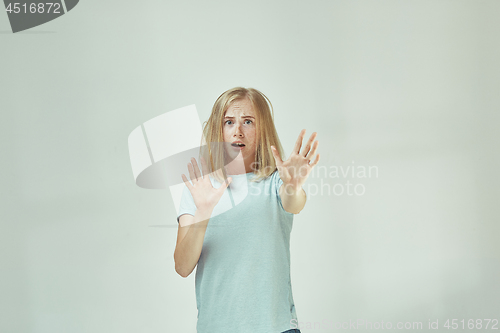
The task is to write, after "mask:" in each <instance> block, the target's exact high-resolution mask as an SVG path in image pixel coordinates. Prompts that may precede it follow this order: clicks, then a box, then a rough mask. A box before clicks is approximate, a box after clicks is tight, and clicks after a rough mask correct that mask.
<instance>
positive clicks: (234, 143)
mask: <svg viewBox="0 0 500 333" xmlns="http://www.w3.org/2000/svg"><path fill="white" fill-rule="evenodd" d="M231 146H233V147H238V148H241V147H245V144H244V143H243V142H241V141H234V142H231Z"/></svg>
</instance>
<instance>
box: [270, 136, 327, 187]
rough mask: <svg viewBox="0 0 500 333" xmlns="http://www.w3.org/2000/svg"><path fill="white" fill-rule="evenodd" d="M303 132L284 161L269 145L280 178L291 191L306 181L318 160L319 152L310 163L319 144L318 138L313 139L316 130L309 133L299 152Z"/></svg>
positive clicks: (274, 148)
mask: <svg viewBox="0 0 500 333" xmlns="http://www.w3.org/2000/svg"><path fill="white" fill-rule="evenodd" d="M305 133H306V130H305V129H303V130H302V131H301V132H300V134H299V137H298V139H297V142H296V143H295V147H294V148H293V151H292V153H291V154H290V156H289V157H288V159H287V160H286V161H284V162H283V161H282V160H281V158H280V156H279V154H278V151H277V150H276V147H274V146H271V150H272V152H273V156H274V160H275V161H276V166H277V168H278V172H279V175H280V178H281V180H282V181H283V185H285V189H287V191H288V190H289V189H290V190H292V191H298V190H300V189H301V188H302V185H304V183H305V182H306V180H307V177H309V174H310V173H311V170H312V168H314V166H315V165H316V164H318V162H319V154H317V155H316V158H315V159H314V161H312V163H311V160H312V159H313V156H314V154H315V153H316V150H317V148H318V144H319V141H318V140H316V141H314V139H315V138H316V136H317V133H316V132H314V133H313V134H312V135H311V137H310V138H309V140H308V141H307V144H306V146H305V147H304V148H303V149H302V152H300V148H301V146H302V140H303V139H304V135H305ZM313 141H314V143H313Z"/></svg>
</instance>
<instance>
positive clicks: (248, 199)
mask: <svg viewBox="0 0 500 333" xmlns="http://www.w3.org/2000/svg"><path fill="white" fill-rule="evenodd" d="M253 176H254V174H253V173H247V174H242V175H230V177H232V179H233V181H232V182H231V184H230V185H229V188H228V189H226V190H225V192H224V195H223V196H222V198H221V200H220V201H219V203H218V204H217V206H216V207H215V208H214V212H213V214H212V217H211V218H210V221H209V222H208V226H207V229H206V232H205V238H204V240H203V248H202V251H201V255H200V259H199V260H198V266H197V268H196V277H195V285H196V304H197V308H198V322H197V325H196V329H197V332H198V333H236V332H237V333H281V332H284V331H287V330H289V329H290V328H291V320H292V319H297V315H296V312H295V305H294V301H293V296H292V285H291V280H290V232H291V231H292V225H293V214H291V213H288V212H286V211H285V210H284V209H283V206H282V203H281V198H280V196H279V192H278V191H279V188H280V186H281V184H283V181H282V180H281V179H280V177H279V173H278V171H277V170H276V171H275V172H274V173H273V174H272V175H271V176H269V177H268V178H266V179H264V180H261V181H260V182H250V178H252V177H253ZM211 182H212V184H213V185H214V187H215V188H218V187H219V186H220V183H219V182H218V181H216V180H214V179H213V178H211ZM195 212H196V206H195V204H194V201H193V198H192V196H191V193H190V192H189V189H188V188H187V187H184V191H183V195H182V199H181V203H180V207H179V215H178V217H177V220H178V219H179V217H180V216H181V215H183V214H191V215H194V214H195ZM294 322H297V321H294Z"/></svg>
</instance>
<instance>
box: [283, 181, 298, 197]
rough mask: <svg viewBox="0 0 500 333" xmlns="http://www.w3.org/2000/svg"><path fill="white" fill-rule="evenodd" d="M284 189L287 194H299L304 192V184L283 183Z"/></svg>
mask: <svg viewBox="0 0 500 333" xmlns="http://www.w3.org/2000/svg"><path fill="white" fill-rule="evenodd" d="M282 186H283V190H284V192H285V194H286V195H289V196H295V195H298V194H300V193H301V192H302V186H301V185H293V184H285V183H283V185H282Z"/></svg>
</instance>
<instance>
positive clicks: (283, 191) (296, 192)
mask: <svg viewBox="0 0 500 333" xmlns="http://www.w3.org/2000/svg"><path fill="white" fill-rule="evenodd" d="M279 194H280V197H281V203H282V204H283V208H284V209H285V211H287V212H289V213H292V214H298V213H300V211H301V210H302V209H304V206H305V205H306V199H307V196H306V192H305V191H304V189H303V188H302V187H300V188H299V189H295V188H293V187H292V186H286V185H284V184H283V185H281V187H280V193H279Z"/></svg>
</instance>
